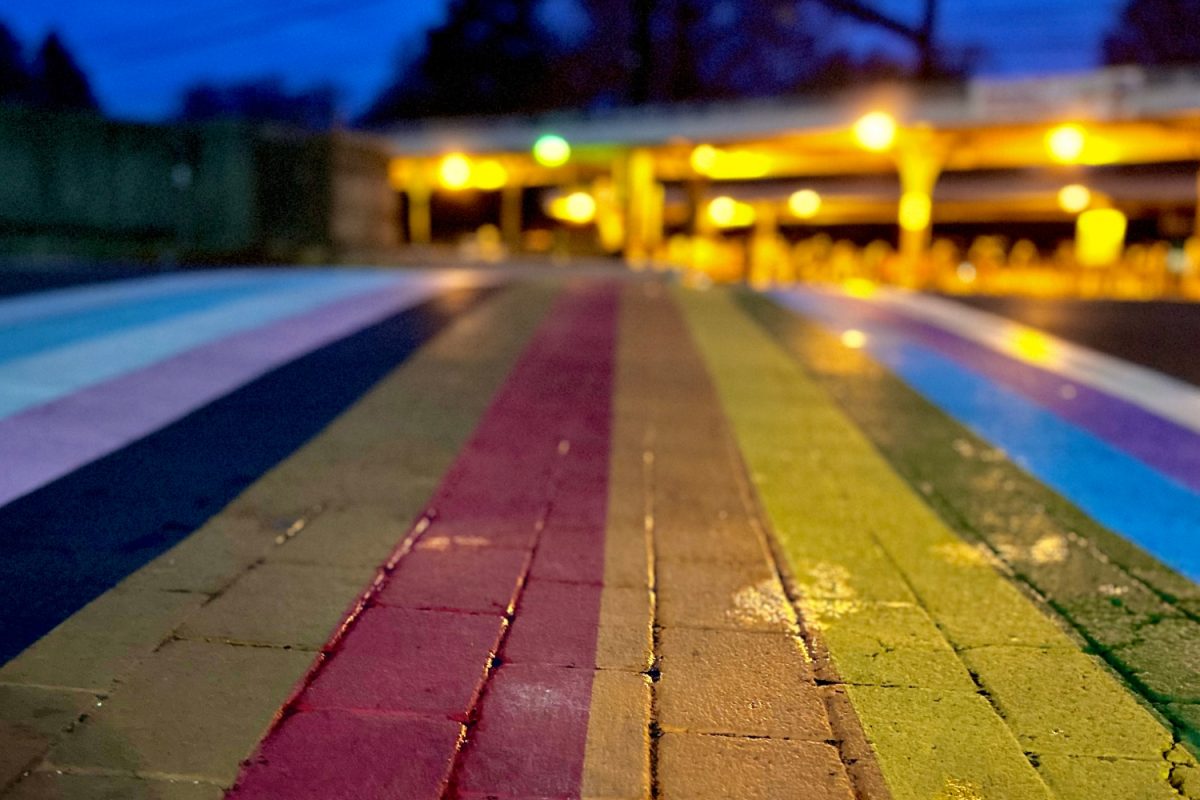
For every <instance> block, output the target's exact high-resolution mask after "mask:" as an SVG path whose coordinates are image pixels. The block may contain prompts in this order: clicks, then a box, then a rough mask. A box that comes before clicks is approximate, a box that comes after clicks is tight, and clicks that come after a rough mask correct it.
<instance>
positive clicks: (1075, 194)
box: [1058, 183, 1092, 214]
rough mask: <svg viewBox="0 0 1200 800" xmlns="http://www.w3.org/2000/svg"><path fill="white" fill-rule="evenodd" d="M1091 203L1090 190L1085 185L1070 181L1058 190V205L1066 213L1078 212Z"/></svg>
mask: <svg viewBox="0 0 1200 800" xmlns="http://www.w3.org/2000/svg"><path fill="white" fill-rule="evenodd" d="M1091 204H1092V192H1091V190H1090V189H1088V188H1087V187H1086V186H1084V185H1082V184H1078V183H1072V184H1070V185H1069V186H1064V187H1062V188H1061V189H1059V190H1058V207H1059V208H1061V209H1062V210H1063V211H1065V212H1067V213H1068V214H1078V213H1079V212H1080V211H1084V210H1086V209H1087V207H1088V206H1090V205H1091Z"/></svg>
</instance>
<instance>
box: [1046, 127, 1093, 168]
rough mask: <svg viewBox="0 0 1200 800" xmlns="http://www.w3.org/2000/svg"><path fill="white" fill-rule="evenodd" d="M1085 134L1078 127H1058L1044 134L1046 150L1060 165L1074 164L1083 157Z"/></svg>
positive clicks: (1085, 142) (1085, 141)
mask: <svg viewBox="0 0 1200 800" xmlns="http://www.w3.org/2000/svg"><path fill="white" fill-rule="evenodd" d="M1085 144H1087V133H1086V132H1085V131H1084V130H1083V128H1081V127H1080V126H1078V125H1074V124H1068V125H1059V126H1057V127H1055V128H1052V129H1051V130H1050V131H1049V132H1048V133H1047V134H1046V150H1047V151H1048V152H1049V153H1050V157H1051V158H1053V159H1054V160H1055V161H1057V162H1058V163H1060V164H1075V163H1077V162H1078V161H1079V159H1080V157H1081V156H1082V155H1083V147H1084V145H1085Z"/></svg>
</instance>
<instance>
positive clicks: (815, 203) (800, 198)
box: [788, 189, 821, 219]
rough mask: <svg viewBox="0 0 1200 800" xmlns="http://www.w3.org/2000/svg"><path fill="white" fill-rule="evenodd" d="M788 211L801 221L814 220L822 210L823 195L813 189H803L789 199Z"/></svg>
mask: <svg viewBox="0 0 1200 800" xmlns="http://www.w3.org/2000/svg"><path fill="white" fill-rule="evenodd" d="M788 210H789V211H791V212H792V214H794V215H795V216H797V217H799V218H800V219H812V218H813V217H815V216H816V215H817V212H818V211H820V210H821V195H819V194H817V193H816V192H815V191H813V190H812V189H801V190H800V191H798V192H795V193H794V194H793V195H792V196H791V197H789V198H788Z"/></svg>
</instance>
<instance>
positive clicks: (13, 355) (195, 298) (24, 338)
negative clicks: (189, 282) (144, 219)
mask: <svg viewBox="0 0 1200 800" xmlns="http://www.w3.org/2000/svg"><path fill="white" fill-rule="evenodd" d="M313 282H314V278H313V277H311V276H303V275H295V276H275V277H270V278H267V277H263V278H259V279H257V280H243V281H237V282H234V283H228V282H223V283H224V285H222V284H221V283H218V282H216V281H214V284H215V285H213V286H197V287H195V288H193V289H191V290H188V291H182V292H172V293H171V294H167V295H163V296H157V297H149V298H136V299H132V300H128V301H126V302H117V303H112V304H109V305H105V306H103V307H100V308H90V309H87V310H81V311H76V312H72V313H67V314H58V315H54V316H52V317H48V318H42V319H37V320H30V321H27V322H24V323H21V324H19V325H14V326H11V327H9V328H7V329H5V330H3V331H2V332H0V364H3V363H6V362H9V361H13V360H15V359H17V358H22V357H26V356H31V355H34V354H35V353H41V352H44V351H47V350H53V349H57V348H61V347H65V346H67V345H69V344H72V343H74V342H80V341H83V340H85V339H91V338H96V337H100V336H104V335H106V334H110V333H116V332H118V331H122V330H126V329H128V328H133V327H136V326H139V325H149V324H152V323H155V322H160V321H162V320H167V319H170V318H172V317H175V316H179V315H181V314H189V313H195V312H198V311H203V310H206V309H209V308H213V307H215V306H219V305H220V304H222V303H226V302H230V301H234V300H240V299H244V298H246V297H249V296H252V295H256V294H259V293H262V292H265V291H279V290H282V289H286V288H288V287H290V286H302V285H305V284H306V283H307V284H312V283H313Z"/></svg>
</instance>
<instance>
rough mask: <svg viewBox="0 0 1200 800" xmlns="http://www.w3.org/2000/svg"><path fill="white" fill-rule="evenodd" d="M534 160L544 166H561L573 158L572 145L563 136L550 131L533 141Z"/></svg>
mask: <svg viewBox="0 0 1200 800" xmlns="http://www.w3.org/2000/svg"><path fill="white" fill-rule="evenodd" d="M533 160H534V161H536V162H537V163H539V164H541V165H542V166H543V167H561V166H562V165H563V164H566V163H567V162H568V161H570V160H571V145H570V144H568V143H567V140H566V139H564V138H563V137H561V136H558V135H556V134H553V133H548V134H546V135H545V136H542V137H540V138H539V139H538V140H537V141H536V142H534V143H533Z"/></svg>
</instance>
